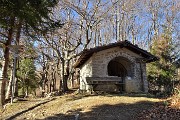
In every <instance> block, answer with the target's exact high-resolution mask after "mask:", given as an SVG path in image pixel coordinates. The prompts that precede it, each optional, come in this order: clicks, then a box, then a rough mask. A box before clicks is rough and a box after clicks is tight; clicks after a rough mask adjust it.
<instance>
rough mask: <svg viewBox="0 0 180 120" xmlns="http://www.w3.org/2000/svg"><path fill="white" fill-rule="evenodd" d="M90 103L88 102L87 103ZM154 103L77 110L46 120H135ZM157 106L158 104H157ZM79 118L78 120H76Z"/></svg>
mask: <svg viewBox="0 0 180 120" xmlns="http://www.w3.org/2000/svg"><path fill="white" fill-rule="evenodd" d="M87 102H88V101H87ZM154 104H155V103H154V102H149V101H142V102H137V103H135V104H124V103H122V104H115V105H109V104H104V105H101V106H96V107H93V108H91V110H89V111H83V110H82V109H77V110H74V111H68V112H67V113H66V114H56V115H54V116H49V117H47V118H45V119H46V120H57V119H59V120H132V119H133V120H134V119H135V118H136V116H138V114H139V113H141V112H143V110H145V109H149V108H152V107H153V105H154ZM156 104H157V103H156ZM76 118H78V119H76Z"/></svg>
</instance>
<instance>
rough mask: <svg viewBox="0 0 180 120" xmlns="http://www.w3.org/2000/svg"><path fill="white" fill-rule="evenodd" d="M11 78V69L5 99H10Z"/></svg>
mask: <svg viewBox="0 0 180 120" xmlns="http://www.w3.org/2000/svg"><path fill="white" fill-rule="evenodd" d="M12 76H13V69H12V70H11V77H10V80H9V84H8V87H7V92H6V99H9V98H10V93H11V85H12Z"/></svg>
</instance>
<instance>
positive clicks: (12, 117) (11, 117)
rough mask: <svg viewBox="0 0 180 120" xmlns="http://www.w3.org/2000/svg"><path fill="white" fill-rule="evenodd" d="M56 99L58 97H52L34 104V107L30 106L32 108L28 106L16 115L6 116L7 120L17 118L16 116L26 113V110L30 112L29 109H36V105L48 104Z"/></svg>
mask: <svg viewBox="0 0 180 120" xmlns="http://www.w3.org/2000/svg"><path fill="white" fill-rule="evenodd" d="M55 99H56V98H53V99H50V100H46V101H44V102H40V103H39V104H36V105H35V106H32V107H30V108H27V109H25V110H23V111H21V112H18V113H16V114H14V115H12V116H10V117H8V118H5V119H6V120H12V119H15V118H16V117H18V116H20V115H22V114H24V113H26V112H28V111H31V110H33V109H35V108H36V107H39V106H41V105H43V104H46V103H48V102H50V101H53V100H55Z"/></svg>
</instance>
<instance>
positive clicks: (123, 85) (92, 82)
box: [74, 40, 158, 93]
mask: <svg viewBox="0 0 180 120" xmlns="http://www.w3.org/2000/svg"><path fill="white" fill-rule="evenodd" d="M156 60H158V58H157V57H156V56H154V55H152V54H151V53H149V52H147V51H146V50H143V49H141V48H139V47H138V46H137V45H134V44H132V43H131V42H129V41H127V40H125V41H119V42H116V43H111V44H108V45H104V46H97V47H95V48H91V49H86V50H84V51H83V52H82V53H80V57H79V59H78V60H77V62H76V63H75V65H74V67H75V68H79V69H80V90H83V91H87V92H88V91H106V92H126V93H131V92H147V91H148V82H147V75H146V64H147V63H150V62H153V61H156Z"/></svg>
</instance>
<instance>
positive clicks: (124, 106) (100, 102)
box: [6, 94, 160, 120]
mask: <svg viewBox="0 0 180 120" xmlns="http://www.w3.org/2000/svg"><path fill="white" fill-rule="evenodd" d="M156 102H160V100H159V99H154V98H147V97H142V96H141V97H137V96H136V97H135V96H134V97H131V96H127V95H126V96H123V95H109V94H106V95H95V96H81V95H72V94H71V95H64V96H60V97H56V99H55V100H53V101H49V102H47V103H45V104H41V105H39V106H37V107H35V108H33V109H32V110H29V111H26V112H25V113H23V114H20V115H19V116H16V117H15V119H17V120H21V119H47V120H52V119H54V120H56V119H59V120H74V119H75V118H76V117H78V118H79V119H80V120H95V119H96V120H130V119H134V118H135V117H136V116H137V115H138V114H139V113H140V112H142V111H143V110H145V109H149V108H151V107H152V106H153V104H154V103H156ZM6 112H7V111H6Z"/></svg>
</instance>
